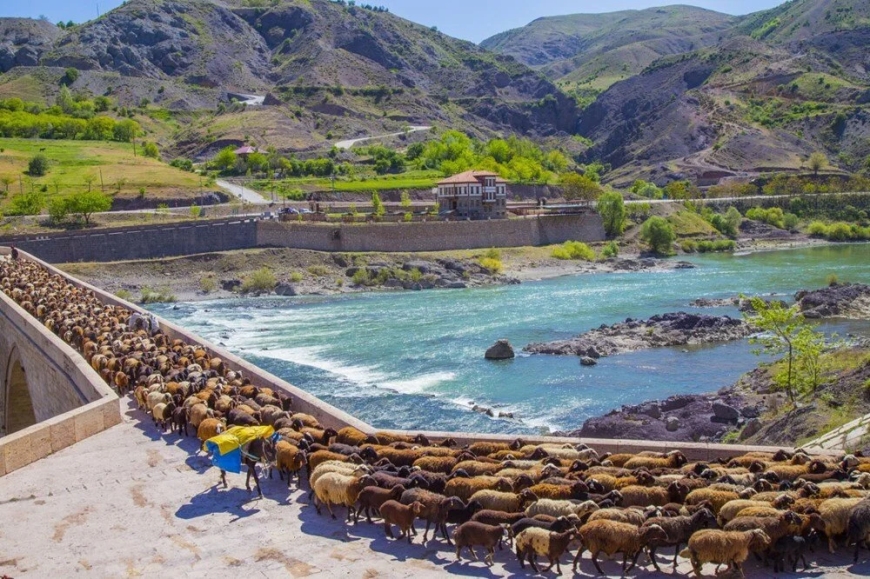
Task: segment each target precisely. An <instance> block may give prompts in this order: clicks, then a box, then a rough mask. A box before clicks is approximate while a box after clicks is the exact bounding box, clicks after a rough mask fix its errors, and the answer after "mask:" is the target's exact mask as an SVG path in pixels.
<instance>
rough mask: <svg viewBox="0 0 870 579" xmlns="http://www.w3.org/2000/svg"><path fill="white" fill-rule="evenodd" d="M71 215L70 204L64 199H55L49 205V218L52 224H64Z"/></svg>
mask: <svg viewBox="0 0 870 579" xmlns="http://www.w3.org/2000/svg"><path fill="white" fill-rule="evenodd" d="M68 215H69V204H67V202H66V199H64V198H62V197H55V198H54V199H52V200H51V202H50V203H49V204H48V217H49V218H50V219H51V221H52V223H63V222H64V221H66V218H67V216H68Z"/></svg>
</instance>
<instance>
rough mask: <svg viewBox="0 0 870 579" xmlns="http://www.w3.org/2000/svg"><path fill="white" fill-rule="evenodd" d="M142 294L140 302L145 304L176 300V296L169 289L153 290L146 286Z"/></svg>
mask: <svg viewBox="0 0 870 579" xmlns="http://www.w3.org/2000/svg"><path fill="white" fill-rule="evenodd" d="M140 294H141V295H140V297H139V302H141V303H143V304H156V303H167V302H174V301H175V300H176V298H175V294H173V293H172V291H171V290H170V289H169V288H167V287H164V288H158V289H151V288H150V287H148V286H144V287H143V288H142V290H141V291H140Z"/></svg>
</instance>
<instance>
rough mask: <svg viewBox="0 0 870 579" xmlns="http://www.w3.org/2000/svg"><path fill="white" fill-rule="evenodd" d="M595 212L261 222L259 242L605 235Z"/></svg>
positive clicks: (449, 243)
mask: <svg viewBox="0 0 870 579" xmlns="http://www.w3.org/2000/svg"><path fill="white" fill-rule="evenodd" d="M604 238H605V235H604V226H603V224H602V221H601V217H600V216H598V215H597V214H589V215H547V216H542V217H531V218H524V219H500V220H492V221H449V222H444V221H435V222H431V223H368V224H338V223H336V224H322V223H295V222H276V221H261V222H260V223H259V225H258V230H257V244H258V245H260V246H278V247H293V248H297V249H314V250H321V251H385V252H395V251H443V250H450V249H479V248H484V247H522V246H528V245H548V244H553V243H562V242H565V241H568V240H575V241H586V242H589V241H602V240H604Z"/></svg>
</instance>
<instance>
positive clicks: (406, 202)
mask: <svg viewBox="0 0 870 579" xmlns="http://www.w3.org/2000/svg"><path fill="white" fill-rule="evenodd" d="M401 205H402V209H409V208H410V207H411V196H410V195H409V194H408V192H407V191H402V201H401Z"/></svg>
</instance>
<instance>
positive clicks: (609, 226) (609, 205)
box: [597, 191, 628, 237]
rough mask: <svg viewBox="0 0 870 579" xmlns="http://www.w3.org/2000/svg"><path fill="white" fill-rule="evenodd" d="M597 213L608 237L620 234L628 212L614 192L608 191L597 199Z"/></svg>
mask: <svg viewBox="0 0 870 579" xmlns="http://www.w3.org/2000/svg"><path fill="white" fill-rule="evenodd" d="M597 208H598V213H599V214H600V215H601V219H602V220H603V221H604V231H605V232H606V233H607V235H608V236H609V237H616V236H617V235H620V234H622V231H623V230H624V229H625V221H626V217H627V215H628V212H627V211H626V210H625V201H624V200H623V198H622V195H620V194H619V193H617V192H616V191H608V192H607V193H604V194H603V195H602V196H601V197H599V198H598V204H597Z"/></svg>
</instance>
